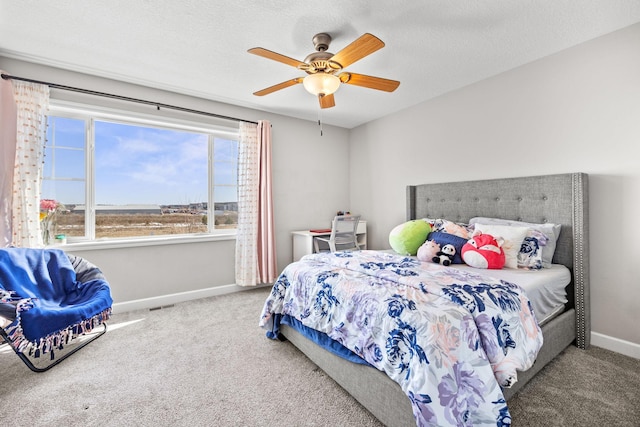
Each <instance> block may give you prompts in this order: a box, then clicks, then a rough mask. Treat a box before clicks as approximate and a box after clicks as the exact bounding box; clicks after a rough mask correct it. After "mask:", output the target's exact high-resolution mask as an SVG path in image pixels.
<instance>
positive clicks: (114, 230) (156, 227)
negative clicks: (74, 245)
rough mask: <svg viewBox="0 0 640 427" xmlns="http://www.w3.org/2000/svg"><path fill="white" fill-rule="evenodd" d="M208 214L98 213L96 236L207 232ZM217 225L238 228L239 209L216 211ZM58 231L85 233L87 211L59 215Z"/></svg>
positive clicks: (113, 236) (59, 232) (112, 236)
mask: <svg viewBox="0 0 640 427" xmlns="http://www.w3.org/2000/svg"><path fill="white" fill-rule="evenodd" d="M206 221H207V217H206V215H204V216H203V215H192V214H189V213H177V214H164V215H161V214H98V215H96V238H105V237H106V238H118V237H142V236H160V235H170V234H189V233H206V231H207V223H206ZM215 221H216V228H236V224H237V222H238V213H237V212H233V211H227V212H224V213H223V214H222V215H216V217H215ZM56 222H57V226H56V230H55V234H65V235H66V236H67V237H73V236H83V235H84V215H82V214H74V213H68V214H62V215H58V218H57V221H56Z"/></svg>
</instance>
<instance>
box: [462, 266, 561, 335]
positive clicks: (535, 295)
mask: <svg viewBox="0 0 640 427" xmlns="http://www.w3.org/2000/svg"><path fill="white" fill-rule="evenodd" d="M451 267H454V268H459V269H462V270H471V271H476V272H478V273H479V274H484V275H487V276H492V277H495V278H497V279H502V280H506V281H508V282H511V283H515V284H517V285H519V286H521V287H522V288H523V289H524V290H525V292H526V293H527V297H528V298H529V300H530V301H531V305H532V306H533V310H534V311H533V312H534V313H535V315H536V319H537V320H538V324H539V325H541V326H542V325H543V324H544V323H545V322H547V321H549V320H550V319H551V318H553V316H554V315H556V314H558V313H560V312H561V311H562V310H563V309H564V305H565V304H566V303H567V291H566V286H567V285H568V284H569V283H570V282H571V272H570V271H569V269H568V268H567V267H565V266H564V265H560V264H552V265H551V268H543V269H541V270H523V269H511V268H505V269H502V270H486V269H479V268H473V267H470V266H468V265H466V264H455V265H453V266H451Z"/></svg>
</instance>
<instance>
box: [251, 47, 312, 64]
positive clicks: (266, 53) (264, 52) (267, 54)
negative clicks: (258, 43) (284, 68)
mask: <svg viewBox="0 0 640 427" xmlns="http://www.w3.org/2000/svg"><path fill="white" fill-rule="evenodd" d="M247 52H249V53H253V54H254V55H258V56H262V57H263V58H267V59H273V60H274V61H278V62H282V63H283V64H287V65H291V66H292V67H296V68H298V67H299V66H300V65H307V64H305V63H304V62H302V61H298V60H297V59H293V58H289V57H288V56H284V55H281V54H279V53H276V52H272V51H270V50H268V49H264V48H262V47H254V48H252V49H249V50H248V51H247Z"/></svg>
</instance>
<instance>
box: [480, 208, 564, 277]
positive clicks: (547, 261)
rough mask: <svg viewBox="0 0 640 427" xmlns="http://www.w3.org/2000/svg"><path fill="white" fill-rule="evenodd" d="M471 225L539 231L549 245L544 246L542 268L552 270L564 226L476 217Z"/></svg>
mask: <svg viewBox="0 0 640 427" xmlns="http://www.w3.org/2000/svg"><path fill="white" fill-rule="evenodd" d="M469 224H493V225H511V226H517V227H529V228H531V229H532V230H537V231H539V232H541V233H542V234H544V235H545V236H547V244H546V245H544V246H542V266H543V267H544V268H551V263H552V261H553V254H554V253H555V251H556V242H557V241H558V237H559V236H560V229H561V227H562V224H552V223H550V222H547V223H544V224H535V223H531V222H522V221H512V220H509V219H500V218H485V217H475V218H471V219H470V220H469Z"/></svg>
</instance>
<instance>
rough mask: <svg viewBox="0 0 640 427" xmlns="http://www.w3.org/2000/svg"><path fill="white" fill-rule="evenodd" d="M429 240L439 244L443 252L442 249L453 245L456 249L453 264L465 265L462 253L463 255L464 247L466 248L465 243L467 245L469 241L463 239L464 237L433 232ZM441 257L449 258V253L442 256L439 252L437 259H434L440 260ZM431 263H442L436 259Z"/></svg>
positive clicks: (428, 237)
mask: <svg viewBox="0 0 640 427" xmlns="http://www.w3.org/2000/svg"><path fill="white" fill-rule="evenodd" d="M427 240H428V241H432V242H434V243H436V244H438V245H439V246H440V248H441V251H442V248H444V246H446V245H452V246H453V247H454V249H455V253H454V254H453V257H452V258H453V259H452V260H451V264H464V261H462V256H461V253H462V247H463V246H464V244H465V243H467V239H463V238H462V237H460V236H456V235H455V234H449V233H442V232H439V231H432V232H431V233H429V235H428V236H427ZM441 255H442V256H445V255H446V256H447V257H448V256H449V253H445V254H441V253H440V252H437V253H436V257H434V258H439V257H440V256H441ZM430 261H433V262H436V263H440V262H439V261H435V260H434V259H431V260H430Z"/></svg>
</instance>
